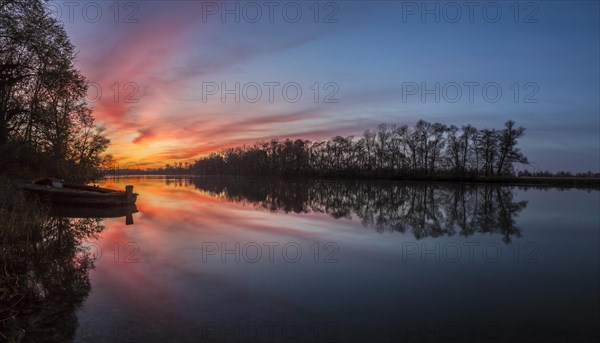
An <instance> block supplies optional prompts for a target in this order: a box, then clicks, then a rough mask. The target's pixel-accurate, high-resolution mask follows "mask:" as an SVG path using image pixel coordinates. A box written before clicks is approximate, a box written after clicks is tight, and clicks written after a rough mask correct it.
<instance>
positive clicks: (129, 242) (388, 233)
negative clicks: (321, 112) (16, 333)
mask: <svg viewBox="0 0 600 343" xmlns="http://www.w3.org/2000/svg"><path fill="white" fill-rule="evenodd" d="M102 184H103V185H104V186H107V187H112V188H123V187H124V186H125V185H126V184H132V185H134V186H135V191H136V192H137V193H139V194H140V196H139V198H138V202H137V208H138V209H139V212H137V213H134V214H133V221H134V224H133V225H126V220H125V218H124V217H121V218H107V219H104V220H103V221H102V222H101V223H100V225H101V226H103V229H102V231H101V232H100V233H99V234H98V237H97V239H88V240H87V241H88V242H87V245H86V246H87V247H88V249H89V251H90V253H92V254H93V256H94V257H95V267H94V268H93V269H90V270H89V279H90V284H91V290H90V291H89V294H88V295H87V297H86V298H85V301H84V302H83V305H82V307H81V308H80V309H79V310H77V312H76V316H77V321H78V327H77V329H76V333H75V341H76V342H483V341H486V342H525V341H527V342H532V341H533V342H537V341H540V342H541V341H543V342H553V341H557V342H562V341H573V342H576V341H591V339H593V338H597V337H598V336H597V335H598V330H597V329H595V326H596V324H597V323H598V322H599V319H600V317H599V286H600V284H599V268H600V266H599V214H598V209H599V208H600V198H599V193H598V192H597V191H586V190H574V189H571V190H559V189H556V188H537V189H534V188H528V189H526V188H522V187H521V188H519V187H497V186H483V185H461V186H459V185H447V184H446V185H444V184H426V183H399V182H383V181H382V182H379V181H378V182H373V181H307V180H296V181H282V180H270V181H265V180H240V179H232V178H229V179H222V178H182V177H162V176H161V177H158V176H152V177H149V176H148V177H126V178H119V179H106V180H104V181H103V182H102Z"/></svg>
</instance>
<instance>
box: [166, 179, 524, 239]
mask: <svg viewBox="0 0 600 343" xmlns="http://www.w3.org/2000/svg"><path fill="white" fill-rule="evenodd" d="M165 182H166V184H167V185H171V186H183V185H185V184H187V183H188V182H190V183H191V184H193V185H194V186H195V187H196V188H198V189H200V190H203V191H205V192H208V193H209V194H211V195H213V196H215V197H222V198H225V199H227V200H229V201H233V202H249V203H252V204H255V205H256V206H258V207H261V208H264V209H267V210H269V211H271V212H284V213H289V212H294V213H310V212H317V213H326V214H328V215H330V216H332V217H334V218H336V219H339V218H354V217H356V218H358V219H360V221H361V222H362V224H363V225H364V226H368V227H373V228H375V230H377V231H378V232H401V233H407V232H408V233H412V234H413V235H414V236H415V238H417V239H422V238H426V237H440V236H453V235H456V234H458V235H460V236H464V237H469V236H471V235H473V234H475V233H491V234H498V235H502V237H503V241H504V242H506V243H511V242H512V237H517V238H518V237H521V230H520V229H519V228H518V227H517V226H516V225H515V218H516V217H517V216H518V215H519V213H520V212H521V211H522V210H523V209H524V208H525V207H526V206H527V201H515V200H514V191H513V189H512V188H510V187H500V186H482V185H464V184H429V183H399V182H384V181H382V182H372V181H369V182H364V181H362V182H361V181H345V180H336V181H332V180H305V179H304V180H293V181H289V180H282V179H275V180H260V182H257V180H254V179H241V178H226V177H225V178H222V177H214V178H192V179H176V180H173V179H166V180H165Z"/></svg>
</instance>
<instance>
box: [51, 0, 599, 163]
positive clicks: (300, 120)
mask: <svg viewBox="0 0 600 343" xmlns="http://www.w3.org/2000/svg"><path fill="white" fill-rule="evenodd" d="M278 3H279V5H277V6H275V7H274V11H273V16H272V17H271V18H269V15H268V7H267V5H265V2H254V3H252V4H251V5H248V2H236V1H228V2H227V3H226V5H225V6H228V7H227V8H228V9H230V10H234V12H235V11H236V6H239V7H237V8H239V12H238V13H239V22H236V18H235V15H234V14H228V15H226V16H225V17H224V18H223V17H222V16H221V14H222V10H223V7H222V6H223V5H222V3H221V2H200V1H169V2H167V1H139V2H136V3H134V4H133V5H132V4H131V3H128V2H120V3H117V5H118V6H117V5H115V4H114V3H113V2H91V4H90V2H78V3H77V4H78V5H79V6H76V7H75V8H74V11H73V15H72V16H69V12H68V10H69V8H68V7H67V5H66V3H64V2H54V3H53V5H54V6H55V9H57V11H60V13H59V12H57V16H59V17H61V19H62V20H63V21H65V25H66V28H67V32H68V33H69V35H70V36H71V38H72V41H73V43H74V44H75V46H76V48H77V50H78V51H79V55H78V62H77V63H78V66H79V68H80V69H82V71H83V72H84V74H85V75H86V76H87V77H88V79H89V80H90V81H91V82H94V83H95V84H96V85H97V86H98V87H100V88H101V89H102V98H101V99H99V100H98V101H97V102H95V113H96V117H97V118H98V120H99V121H100V122H102V123H104V124H105V125H106V126H107V128H108V133H109V136H110V138H111V139H112V141H113V147H112V148H111V152H112V153H113V154H114V155H115V156H116V157H117V158H119V159H120V160H121V161H129V162H137V163H140V164H144V165H154V164H163V163H167V162H172V161H185V160H191V159H193V158H195V157H198V156H201V155H203V154H206V153H208V152H210V151H214V150H217V149H220V148H222V147H225V146H232V145H238V144H249V143H252V142H254V141H256V140H263V139H269V138H271V137H280V138H281V137H288V136H289V137H293V138H296V137H301V138H308V139H312V140H316V139H325V138H330V137H332V136H334V135H337V134H342V135H350V134H354V135H360V134H361V133H362V131H363V130H364V129H367V128H374V127H376V126H377V125H378V124H379V123H382V122H387V123H397V124H405V123H406V124H412V123H414V122H416V121H417V120H418V119H426V120H429V121H440V122H442V123H446V124H455V125H463V124H467V123H470V124H473V125H475V126H477V127H480V128H483V127H497V128H500V127H501V126H502V125H503V123H504V122H505V121H506V120H508V119H513V120H516V121H517V122H518V123H519V124H520V125H522V126H525V127H526V128H527V131H526V136H525V137H524V138H523V139H522V143H521V144H522V150H523V151H524V152H525V153H526V155H527V156H528V157H529V159H530V160H531V161H533V162H535V163H536V164H537V165H538V166H539V167H540V168H541V169H549V170H560V169H567V170H573V171H587V170H594V171H598V170H600V136H599V132H600V119H599V118H600V116H599V114H600V109H599V94H600V89H599V85H600V69H599V61H600V52H599V49H600V48H599V41H600V37H599V32H600V23H599V17H600V15H599V13H600V8H599V3H598V2H595V1H543V2H542V1H540V2H518V3H517V2H513V1H503V2H483V1H482V2H475V5H476V6H475V7H474V8H473V13H472V16H471V17H470V16H469V7H468V6H469V5H468V2H461V1H458V2H451V3H449V2H435V1H428V2H401V1H337V2H328V1H321V2H314V1H298V2H278ZM110 6H116V7H110ZM215 6H216V7H215ZM253 6H258V7H260V8H261V10H262V12H263V13H262V16H261V17H256V12H255V11H254V9H255V8H253ZM436 6H437V7H436ZM284 7H285V8H287V13H283V12H282V9H283V8H284ZM84 8H86V9H87V14H86V13H85V12H84V11H83V9H84ZM97 8H100V10H101V11H102V14H101V15H99V16H96V14H95V13H96V10H97ZM298 8H300V10H301V11H302V15H301V16H300V17H298V20H297V22H291V21H294V17H295V16H296V14H295V13H296V9H298ZM317 8H318V12H319V17H318V18H315V13H316V12H315V11H316V10H317ZM457 8H460V9H461V12H462V13H461V15H460V16H457V12H456V9H457ZM484 9H485V10H484ZM498 9H500V11H501V14H500V15H498V12H497V10H498ZM117 10H118V14H119V16H118V18H116V16H115V14H116V13H117ZM244 10H246V12H244ZM427 10H432V11H433V12H434V13H437V15H438V16H439V22H436V14H431V13H429V14H426V13H424V12H427ZM516 14H518V15H516ZM327 15H329V17H327ZM326 18H328V19H329V20H327V21H330V22H324V21H326ZM90 19H93V20H90ZM125 21H133V22H125ZM315 21H316V22H315ZM115 82H117V83H118V87H117V88H119V89H120V91H121V94H120V95H121V96H120V97H119V99H118V101H117V99H115V98H114V97H113V96H112V95H114V94H113V93H114V87H113V88H112V89H110V86H111V85H114V83H115ZM270 82H278V83H279V85H280V86H278V88H276V89H275V92H274V99H272V100H273V101H269V99H268V98H269V97H268V91H269V88H268V87H266V86H265V83H270ZM128 83H132V84H133V85H132V86H131V87H130V88H126V85H128ZM236 83H239V84H240V89H239V91H235V92H234V93H237V94H238V96H239V98H240V101H239V102H236V101H235V95H233V94H229V95H227V94H226V97H225V101H224V102H223V101H222V99H221V95H222V93H223V92H222V89H221V86H222V85H223V84H224V85H225V87H226V88H228V89H235V84H236ZM316 83H317V84H318V86H319V88H320V91H319V99H318V101H317V102H315V101H314V96H315V90H314V86H315V84H316ZM465 83H467V84H470V85H473V86H472V87H473V88H472V89H473V93H472V94H473V99H472V101H469V94H468V93H469V88H468V86H465ZM209 84H212V85H215V84H216V85H218V86H219V90H218V91H217V92H216V93H215V94H212V93H211V94H208V93H210V92H208V90H209V89H208V88H206V87H208V86H207V85H209ZM256 84H257V85H259V86H260V89H261V91H262V97H261V98H260V100H259V101H257V102H250V101H248V99H249V98H252V99H253V98H254V97H255V95H257V93H256V92H255V91H256V88H255V87H254V85H256ZM286 84H291V88H288V95H290V94H291V96H290V97H289V98H288V99H286V98H285V97H284V96H282V93H281V88H282V87H283V85H286ZM436 84H439V91H436V90H435V87H436ZM415 85H416V87H417V89H416V90H415V88H414V87H415ZM475 85H477V86H475ZM486 85H487V88H486V90H487V93H486V94H487V98H486V96H485V95H484V94H482V90H483V88H484V86H486ZM244 86H247V87H244ZM324 86H328V87H327V88H324ZM253 87H254V88H253ZM411 87H412V88H411ZM423 87H425V88H427V89H433V93H431V94H428V95H427V96H426V97H424V98H423V97H422V93H423V92H422V91H423ZM515 87H516V88H515ZM298 88H299V89H300V90H301V91H302V97H301V98H300V99H299V100H298V101H297V102H291V101H289V100H290V99H292V100H293V98H294V96H295V91H296V90H297V89H298ZM498 89H500V90H501V92H502V94H501V96H500V95H498V94H497V91H498ZM457 90H460V91H461V92H462V95H461V96H460V97H458V93H457ZM244 91H247V92H248V93H247V94H245V95H248V96H247V97H246V98H245V97H244V94H243V93H244ZM290 91H291V93H289V92H290ZM128 92H129V93H128ZM332 92H335V95H333V96H332V97H331V99H330V100H337V102H333V103H326V102H324V101H323V100H324V96H326V95H328V94H330V93H332ZM225 93H226V92H225ZM434 93H437V95H438V97H439V101H436V94H434ZM126 94H131V95H132V96H131V98H133V99H134V100H137V102H124V101H123V98H124V96H123V95H126ZM203 96H204V99H203ZM515 96H518V99H515ZM496 97H498V98H497V99H494V98H496ZM247 98H248V99H247ZM455 99H456V100H457V101H455ZM203 100H205V101H203ZM496 100H497V101H496ZM526 100H527V101H526Z"/></svg>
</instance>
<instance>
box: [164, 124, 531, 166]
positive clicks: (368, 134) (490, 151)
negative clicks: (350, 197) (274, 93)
mask: <svg viewBox="0 0 600 343" xmlns="http://www.w3.org/2000/svg"><path fill="white" fill-rule="evenodd" d="M524 133H525V129H524V128H523V127H517V126H516V123H515V122H514V121H512V120H509V121H507V122H506V123H505V124H504V128H502V129H488V128H484V129H477V128H476V127H474V126H472V125H466V126H462V127H461V128H458V127H457V126H455V125H449V126H448V125H444V124H441V123H430V122H427V121H425V120H419V121H418V122H417V123H416V124H415V125H414V126H408V125H401V126H396V125H388V124H381V125H379V127H378V128H377V130H366V131H364V133H363V134H362V136H360V137H354V136H347V137H343V136H336V137H333V138H331V139H329V140H324V141H317V142H311V141H308V140H302V139H296V140H291V139H286V140H277V139H273V140H271V141H268V142H257V143H255V144H254V145H251V146H238V147H232V148H227V149H224V150H222V151H219V152H215V153H211V154H209V155H208V156H205V157H203V158H201V159H199V160H196V161H194V162H193V163H185V164H184V163H179V164H175V165H167V166H166V167H165V168H164V169H161V170H155V172H161V173H182V172H186V173H191V174H202V175H210V174H228V175H259V176H340V177H444V176H445V177H465V178H466V177H479V176H486V177H498V176H509V175H514V174H515V169H514V165H515V163H523V164H526V163H528V160H527V157H526V156H525V155H524V154H523V153H522V152H521V150H520V148H519V147H518V140H519V138H521V137H523V135H524Z"/></svg>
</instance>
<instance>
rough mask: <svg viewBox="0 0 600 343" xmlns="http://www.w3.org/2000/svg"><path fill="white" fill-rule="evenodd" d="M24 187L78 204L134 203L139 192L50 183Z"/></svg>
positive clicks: (55, 201)
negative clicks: (58, 185)
mask: <svg viewBox="0 0 600 343" xmlns="http://www.w3.org/2000/svg"><path fill="white" fill-rule="evenodd" d="M23 189H24V190H25V191H27V192H28V193H30V194H35V195H38V196H40V197H42V198H44V199H46V200H49V201H50V202H52V203H56V204H78V205H95V206H113V205H127V204H134V203H135V202H136V200H137V196H138V195H137V193H131V194H127V193H126V192H120V191H114V190H110V189H106V188H100V187H91V186H78V187H77V188H70V187H64V188H56V187H52V186H48V185H37V184H28V185H24V186H23Z"/></svg>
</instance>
